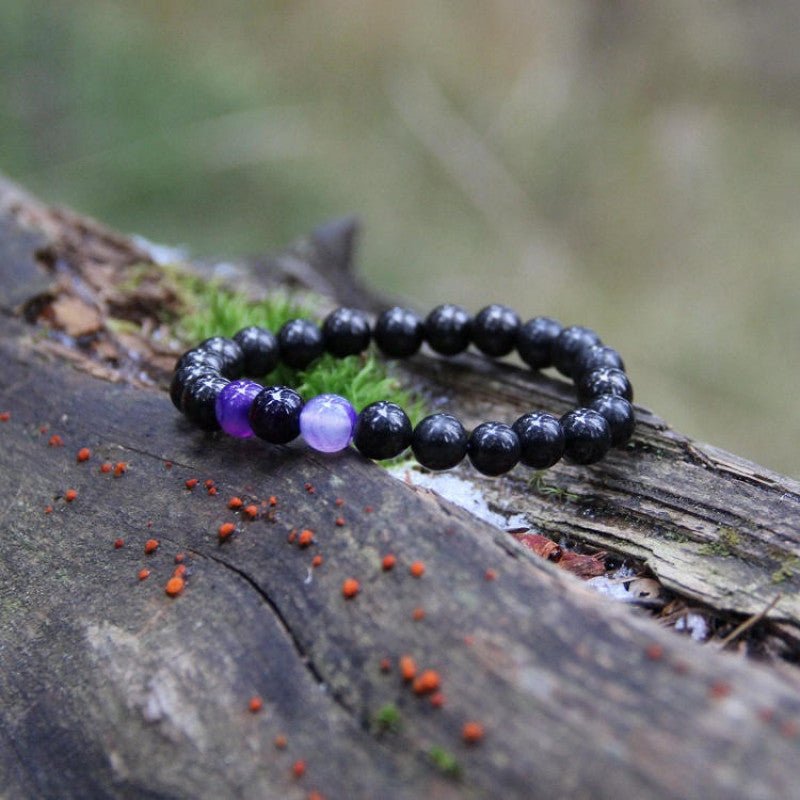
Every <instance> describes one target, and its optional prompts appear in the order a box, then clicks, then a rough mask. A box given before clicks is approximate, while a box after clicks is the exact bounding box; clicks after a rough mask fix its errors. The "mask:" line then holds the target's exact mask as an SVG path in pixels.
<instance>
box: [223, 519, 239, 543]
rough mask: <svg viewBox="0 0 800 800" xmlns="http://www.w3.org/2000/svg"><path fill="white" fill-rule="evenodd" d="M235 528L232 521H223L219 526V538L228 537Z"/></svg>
mask: <svg viewBox="0 0 800 800" xmlns="http://www.w3.org/2000/svg"><path fill="white" fill-rule="evenodd" d="M235 530H236V526H235V525H234V524H233V523H232V522H223V523H222V525H220V526H219V538H220V539H223V540H224V539H227V538H228V537H229V536H230V535H231V534H232V533H233V532H234V531H235Z"/></svg>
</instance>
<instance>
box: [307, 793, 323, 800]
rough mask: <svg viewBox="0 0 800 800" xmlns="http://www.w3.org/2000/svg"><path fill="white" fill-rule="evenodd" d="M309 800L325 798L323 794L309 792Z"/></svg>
mask: <svg viewBox="0 0 800 800" xmlns="http://www.w3.org/2000/svg"><path fill="white" fill-rule="evenodd" d="M308 800H325V797H324V795H323V794H322V792H309V793H308Z"/></svg>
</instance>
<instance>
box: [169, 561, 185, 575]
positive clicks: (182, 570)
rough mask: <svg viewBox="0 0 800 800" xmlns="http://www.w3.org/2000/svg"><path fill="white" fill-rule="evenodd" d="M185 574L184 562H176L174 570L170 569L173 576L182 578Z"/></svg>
mask: <svg viewBox="0 0 800 800" xmlns="http://www.w3.org/2000/svg"><path fill="white" fill-rule="evenodd" d="M185 575H186V564H178V566H177V567H175V569H174V570H172V577H173V578H183V577H184V576H185Z"/></svg>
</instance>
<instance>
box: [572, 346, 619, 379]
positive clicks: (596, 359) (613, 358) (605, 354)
mask: <svg viewBox="0 0 800 800" xmlns="http://www.w3.org/2000/svg"><path fill="white" fill-rule="evenodd" d="M603 367H614V368H615V369H621V370H622V371H623V372H624V371H625V364H624V363H623V361H622V356H621V355H620V354H619V353H618V352H617V351H616V350H615V349H614V348H613V347H606V346H605V345H602V344H596V345H594V346H592V347H589V348H587V349H585V350H581V351H580V352H579V353H578V355H577V357H576V358H575V363H574V365H573V370H572V372H573V376H574V377H575V378H577V379H579V378H580V377H581V376H582V375H584V374H585V373H587V372H592V370H595V369H601V368H603Z"/></svg>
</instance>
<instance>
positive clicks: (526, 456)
mask: <svg viewBox="0 0 800 800" xmlns="http://www.w3.org/2000/svg"><path fill="white" fill-rule="evenodd" d="M370 341H374V342H375V344H376V345H377V347H378V349H379V350H380V351H381V352H382V353H383V354H384V355H385V356H387V357H389V358H405V357H408V356H411V355H413V354H414V353H416V352H417V351H418V350H419V349H420V347H421V346H422V343H423V342H427V344H428V346H429V347H430V348H431V349H432V350H433V351H434V352H436V353H439V354H440V355H444V356H453V355H456V354H457V353H461V352H463V351H464V350H466V349H467V347H469V345H470V344H473V345H475V346H476V347H477V348H478V350H480V351H481V352H482V353H483V354H484V355H486V356H489V357H490V358H499V357H501V356H505V355H508V354H509V353H510V352H511V351H512V350H513V349H515V348H516V351H517V353H518V354H519V356H520V358H521V359H522V360H523V361H524V362H525V363H526V364H528V366H530V367H531V368H533V369H543V368H545V367H550V366H554V367H555V368H556V369H557V370H558V371H559V372H560V373H561V374H562V375H564V376H566V377H568V378H571V379H572V380H573V382H574V384H575V387H576V391H577V396H578V399H579V400H580V402H581V404H582V405H581V406H580V407H578V408H575V409H574V410H572V411H569V412H567V413H566V414H564V415H563V416H562V417H561V418H560V419H559V418H558V417H555V416H553V415H552V414H548V413H547V412H544V411H533V412H530V413H527V414H523V415H522V416H521V417H520V418H519V419H518V420H516V421H515V422H514V423H513V424H512V425H507V424H505V423H502V422H484V423H482V424H480V425H478V426H477V427H476V428H475V429H474V430H473V431H472V432H470V433H468V432H467V431H466V430H465V429H464V426H463V425H462V424H461V423H460V422H459V421H458V420H457V419H456V418H455V417H454V416H453V415H451V414H447V413H436V414H432V415H430V416H428V417H425V418H424V419H423V420H422V421H421V422H419V423H418V424H417V425H416V427H413V428H412V425H411V421H410V420H409V418H408V416H407V415H406V413H405V412H404V411H403V409H402V408H400V406H398V405H397V404H396V403H392V402H389V401H387V400H380V401H378V402H375V403H371V404H370V405H368V406H366V407H365V408H363V409H362V410H361V411H360V412H356V409H354V408H353V406H352V405H351V404H350V403H349V402H348V401H347V400H346V399H345V398H344V397H340V396H338V395H333V394H322V395H317V396H316V397H312V398H310V399H308V400H307V401H304V400H303V398H302V397H301V396H300V395H299V394H298V393H297V392H296V391H295V390H294V389H291V388H289V387H287V386H266V387H265V386H262V385H261V384H260V383H256V382H255V381H253V380H249V379H247V378H242V376H243V375H256V376H260V375H267V374H268V373H269V372H271V371H272V370H273V369H274V368H275V367H276V366H277V365H278V363H279V361H283V363H285V364H287V365H288V366H290V367H294V368H296V369H305V368H306V367H308V366H309V364H311V362H313V361H314V360H315V359H316V358H318V357H319V356H321V355H322V354H323V353H325V352H327V353H330V354H331V355H333V356H335V357H337V358H344V357H346V356H349V355H357V354H358V353H361V352H363V351H364V350H365V349H366V348H367V347H368V345H369V343H370ZM170 397H171V399H172V402H173V404H174V405H175V407H176V408H177V409H178V410H179V411H181V412H183V413H184V414H185V415H186V416H187V417H188V418H189V419H190V420H191V421H192V422H193V423H194V424H195V425H197V426H198V427H200V428H203V429H204V430H218V429H220V428H221V429H222V430H223V431H225V432H226V433H227V434H229V435H231V436H234V437H238V438H248V437H251V436H254V435H255V436H258V437H260V438H261V439H264V440H265V441H267V442H270V443H272V444H286V443H287V442H290V441H292V440H293V439H295V438H296V437H297V436H299V435H302V437H303V439H304V440H305V441H306V443H307V444H308V445H309V446H310V447H311V448H312V449H314V450H318V451H320V452H323V453H335V452H338V451H340V450H344V449H345V448H346V447H348V446H349V445H350V443H351V442H352V443H353V444H354V445H355V447H356V448H357V449H358V450H359V451H360V452H361V453H362V454H363V455H365V456H367V457H368V458H372V459H376V460H382V459H389V458H395V457H397V456H399V455H400V454H401V453H402V452H403V451H404V450H405V449H406V448H407V447H409V446H410V447H411V449H412V451H413V453H414V456H415V458H416V459H417V461H418V462H419V463H420V464H421V465H422V466H423V467H426V468H428V469H432V470H442V469H450V468H452V467H454V466H456V465H457V464H458V463H460V462H461V461H462V459H463V458H464V457H465V456H467V457H469V460H470V461H471V462H472V464H473V466H474V467H475V468H476V469H477V470H478V471H479V472H482V473H483V474H485V475H500V474H502V473H504V472H508V471H509V470H510V469H512V468H513V467H514V466H515V465H516V464H517V463H518V462H519V463H522V464H525V465H526V466H529V467H533V468H534V469H545V468H547V467H551V466H553V464H555V463H556V462H557V461H558V460H559V459H560V458H561V457H562V455H563V456H564V457H565V458H566V459H568V460H569V461H572V462H574V463H577V464H593V463H595V462H597V461H599V460H600V459H601V458H603V456H604V455H605V454H606V453H607V452H608V451H609V449H610V448H612V447H621V446H623V445H624V444H625V443H626V442H627V441H628V440H629V439H630V437H631V436H632V434H633V431H634V427H635V415H634V410H633V406H632V405H631V402H632V400H633V387H632V386H631V383H630V381H629V380H628V377H627V375H626V374H625V366H624V364H623V361H622V358H621V357H620V355H619V353H618V352H617V351H616V350H614V349H613V348H611V347H606V346H605V345H603V343H602V342H601V341H600V337H599V336H598V335H597V334H596V333H595V332H594V331H592V330H591V329H589V328H584V327H582V326H579V325H573V326H570V327H562V326H561V324H560V323H558V322H557V321H556V320H554V319H551V318H549V317H534V318H533V319H531V320H529V321H528V322H526V323H524V324H523V323H522V322H521V321H520V318H519V317H518V316H517V314H516V313H515V312H514V311H513V310H512V309H510V308H508V307H506V306H502V305H490V306H487V307H486V308H484V309H482V310H481V311H480V312H479V313H478V314H476V315H475V317H472V316H470V314H469V313H468V312H467V311H466V310H465V309H463V308H461V307H460V306H456V305H451V304H447V305H440V306H438V307H437V308H435V309H433V311H431V312H430V314H428V316H427V317H426V318H425V319H424V320H423V319H422V318H421V317H419V316H418V315H417V314H415V313H414V312H413V311H410V310H409V309H406V308H400V307H395V308H390V309H388V310H387V311H384V312H383V313H382V314H380V316H379V317H378V318H377V320H376V322H375V325H374V326H370V321H369V318H368V317H367V315H366V314H365V313H364V312H362V311H358V310H355V309H351V308H338V309H336V310H335V311H333V312H331V313H330V314H329V315H328V316H327V317H326V318H325V320H324V322H323V324H322V326H321V327H319V326H317V325H316V324H314V323H313V322H311V321H309V320H306V319H293V320H290V321H289V322H287V323H286V324H284V325H283V326H282V327H281V329H280V331H279V332H278V334H277V336H276V335H274V334H273V333H271V332H270V331H268V330H265V329H264V328H259V327H255V326H252V327H248V328H244V329H242V330H240V331H239V332H238V333H237V334H236V335H235V336H234V337H233V338H232V339H227V338H224V337H221V336H215V337H213V338H211V339H206V340H205V341H204V342H202V343H201V344H199V345H198V346H197V347H195V348H192V349H191V350H188V351H187V352H186V353H184V354H183V355H182V356H181V357H180V358H179V359H178V362H177V364H176V365H175V373H174V375H173V378H172V382H171V384H170Z"/></svg>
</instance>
